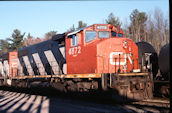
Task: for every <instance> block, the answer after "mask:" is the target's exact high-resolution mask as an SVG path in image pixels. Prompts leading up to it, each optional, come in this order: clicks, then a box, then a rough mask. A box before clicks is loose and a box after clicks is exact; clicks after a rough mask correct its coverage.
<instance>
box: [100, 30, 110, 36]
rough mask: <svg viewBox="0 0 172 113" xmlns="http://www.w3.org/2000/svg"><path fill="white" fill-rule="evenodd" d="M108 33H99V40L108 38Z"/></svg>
mask: <svg viewBox="0 0 172 113" xmlns="http://www.w3.org/2000/svg"><path fill="white" fill-rule="evenodd" d="M109 36H110V34H109V31H99V38H109Z"/></svg>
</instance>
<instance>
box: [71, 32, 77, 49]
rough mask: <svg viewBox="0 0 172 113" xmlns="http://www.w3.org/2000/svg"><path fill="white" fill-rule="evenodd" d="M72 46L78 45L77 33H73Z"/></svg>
mask: <svg viewBox="0 0 172 113" xmlns="http://www.w3.org/2000/svg"><path fill="white" fill-rule="evenodd" d="M71 45H72V46H77V45H78V36H77V35H76V34H74V35H72V44H71Z"/></svg>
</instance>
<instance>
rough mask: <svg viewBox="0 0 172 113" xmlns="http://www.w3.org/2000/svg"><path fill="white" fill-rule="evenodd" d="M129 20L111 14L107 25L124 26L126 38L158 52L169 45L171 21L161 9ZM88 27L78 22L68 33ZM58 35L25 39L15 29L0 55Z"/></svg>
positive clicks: (2, 43)
mask: <svg viewBox="0 0 172 113" xmlns="http://www.w3.org/2000/svg"><path fill="white" fill-rule="evenodd" d="M129 19H130V23H129V24H128V23H127V22H125V23H124V24H123V23H122V22H121V20H120V19H119V17H117V16H115V15H114V14H113V13H110V14H109V15H108V17H107V19H106V20H105V23H106V24H112V25H115V26H119V27H122V26H123V27H122V30H123V31H124V36H125V37H127V38H131V39H132V40H133V41H135V42H139V41H145V42H148V43H150V44H152V45H153V46H154V48H155V50H156V51H157V52H159V51H160V48H161V47H162V46H163V45H165V44H166V43H169V37H170V36H169V20H168V19H166V18H165V17H164V14H163V12H162V11H161V10H160V9H159V8H155V10H154V12H153V13H149V14H147V13H145V12H140V11H138V10H137V9H135V10H133V11H132V12H131V14H130V16H129ZM86 26H87V24H86V23H84V22H83V21H78V27H76V28H75V26H74V24H73V25H72V26H71V27H70V28H69V29H68V30H67V31H66V32H71V31H74V30H76V29H79V28H82V27H86ZM56 33H57V31H49V32H47V33H45V35H44V38H40V37H33V36H31V34H30V33H28V34H27V36H26V38H24V37H25V34H26V33H21V31H20V30H18V29H15V30H14V31H13V33H12V35H11V37H10V38H7V39H6V40H0V54H3V53H5V52H8V51H13V50H17V49H19V48H22V47H26V46H30V45H33V44H36V43H39V42H42V41H45V40H48V39H50V38H51V37H52V36H53V35H55V34H56Z"/></svg>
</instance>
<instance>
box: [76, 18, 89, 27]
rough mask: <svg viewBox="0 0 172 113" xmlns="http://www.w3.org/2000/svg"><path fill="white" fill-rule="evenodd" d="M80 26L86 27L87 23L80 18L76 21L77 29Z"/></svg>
mask: <svg viewBox="0 0 172 113" xmlns="http://www.w3.org/2000/svg"><path fill="white" fill-rule="evenodd" d="M82 27H87V24H86V23H84V22H83V21H81V20H80V21H78V28H77V29H79V28H82Z"/></svg>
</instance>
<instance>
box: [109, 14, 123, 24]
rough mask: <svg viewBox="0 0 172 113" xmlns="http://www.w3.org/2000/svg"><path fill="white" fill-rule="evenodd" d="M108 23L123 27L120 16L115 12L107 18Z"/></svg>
mask: <svg viewBox="0 0 172 113" xmlns="http://www.w3.org/2000/svg"><path fill="white" fill-rule="evenodd" d="M106 23H107V24H112V25H114V26H119V27H121V25H122V23H121V22H120V19H119V17H115V16H114V14H113V13H110V14H109V16H108V19H106Z"/></svg>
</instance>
